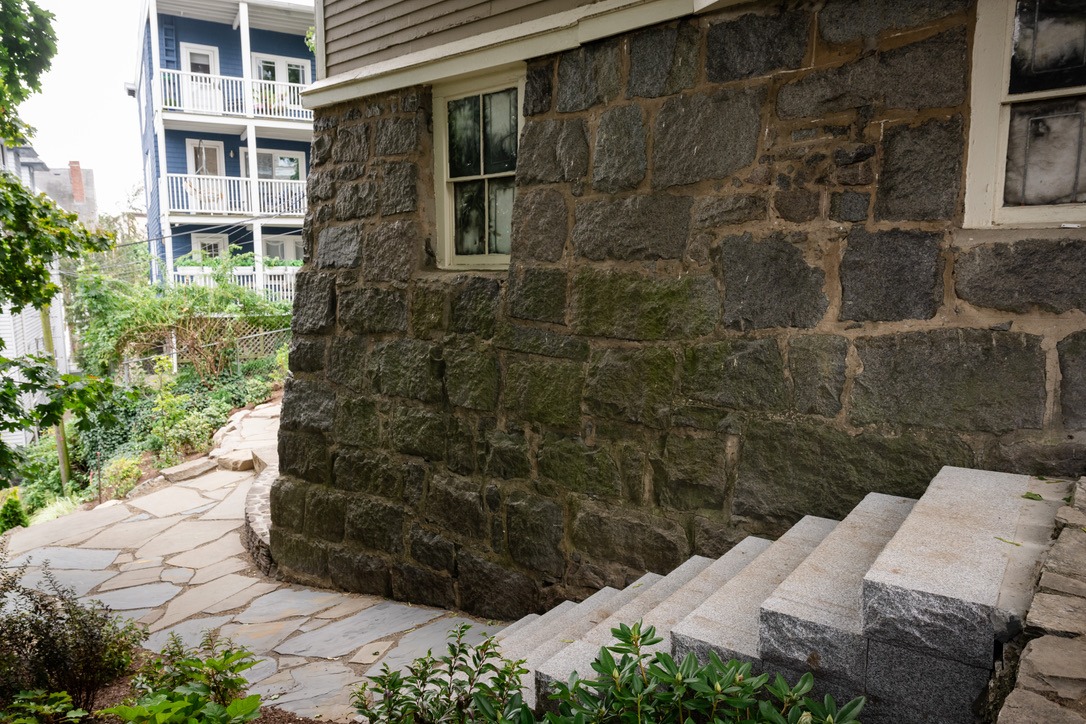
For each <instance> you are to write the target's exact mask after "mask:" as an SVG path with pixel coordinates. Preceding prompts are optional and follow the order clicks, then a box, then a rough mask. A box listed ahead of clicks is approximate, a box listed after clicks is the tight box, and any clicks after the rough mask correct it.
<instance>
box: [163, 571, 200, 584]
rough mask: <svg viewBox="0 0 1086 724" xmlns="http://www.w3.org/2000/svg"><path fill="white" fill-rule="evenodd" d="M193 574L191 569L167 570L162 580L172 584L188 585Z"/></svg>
mask: <svg viewBox="0 0 1086 724" xmlns="http://www.w3.org/2000/svg"><path fill="white" fill-rule="evenodd" d="M193 573H194V571H193V570H192V569H191V568H167V569H166V570H164V571H163V572H162V580H163V581H169V582H170V583H188V582H189V580H190V579H191V578H192V574H193Z"/></svg>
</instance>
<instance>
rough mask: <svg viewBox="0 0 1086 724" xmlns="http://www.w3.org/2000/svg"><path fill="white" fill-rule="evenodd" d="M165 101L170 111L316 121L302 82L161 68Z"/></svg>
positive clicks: (163, 98)
mask: <svg viewBox="0 0 1086 724" xmlns="http://www.w3.org/2000/svg"><path fill="white" fill-rule="evenodd" d="M160 73H161V77H162V105H163V107H164V108H165V109H166V110H169V111H184V112H186V113H208V114H211V115H228V116H248V115H252V116H257V117H261V118H277V119H286V120H293V121H312V120H313V111H309V110H306V109H305V108H302V90H303V89H304V88H305V86H304V85H301V84H299V83H277V82H274V81H266V80H254V81H250V82H248V83H247V82H246V81H245V79H244V78H236V77H233V76H226V75H209V74H206V73H189V72H187V71H182V70H168V69H163V70H161V71H160Z"/></svg>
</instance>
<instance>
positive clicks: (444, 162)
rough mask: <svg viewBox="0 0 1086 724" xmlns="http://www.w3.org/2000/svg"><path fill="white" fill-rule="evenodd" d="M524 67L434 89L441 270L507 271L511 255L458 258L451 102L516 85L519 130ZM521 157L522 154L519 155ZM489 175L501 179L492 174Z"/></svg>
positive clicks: (435, 196) (522, 123)
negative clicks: (451, 164)
mask: <svg viewBox="0 0 1086 724" xmlns="http://www.w3.org/2000/svg"><path fill="white" fill-rule="evenodd" d="M524 79H525V67H524V65H523V64H520V63H518V64H514V65H512V66H507V67H505V68H499V69H497V70H496V71H495V72H493V73H489V74H487V75H484V76H478V75H477V76H474V77H472V78H470V79H466V80H465V79H459V80H457V81H454V82H451V83H447V84H445V85H441V86H435V87H434V102H433V108H434V117H433V118H434V201H435V218H436V220H437V249H436V253H437V265H438V267H439V268H442V269H484V270H485V269H508V268H509V261H510V255H508V254H483V255H471V256H457V254H456V246H455V240H454V238H453V235H454V230H455V228H456V224H455V221H454V219H453V212H454V208H453V201H452V193H453V184H452V181H451V180H450V179H449V113H448V103H449V101H452V100H456V99H457V98H463V97H465V96H472V95H481V94H483V93H489V92H491V91H497V90H502V89H505V88H510V87H512V86H516V88H517V93H518V98H517V125H518V134H517V135H518V137H519V135H520V133H519V131H520V129H522V128H523V127H524V115H523V112H522V109H523V101H524ZM518 155H519V153H518ZM490 176H495V177H497V176H500V174H491V175H490ZM490 176H488V177H490Z"/></svg>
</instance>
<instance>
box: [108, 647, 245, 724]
mask: <svg viewBox="0 0 1086 724" xmlns="http://www.w3.org/2000/svg"><path fill="white" fill-rule="evenodd" d="M256 663H257V662H256V660H255V659H254V658H253V655H252V654H251V653H250V652H249V651H247V650H246V649H244V648H240V647H237V646H235V645H234V643H233V642H232V641H230V639H222V638H219V637H217V636H216V635H215V634H214V632H212V631H208V632H205V634H204V637H203V639H202V641H201V642H200V646H199V648H195V649H189V648H186V647H185V645H184V643H183V642H182V641H181V639H180V638H178V637H177V636H176V635H171V636H170V638H169V640H168V642H167V644H166V648H165V649H163V651H162V654H161V655H159V656H156V657H155V658H153V659H152V660H150V661H149V662H148V663H147V664H145V665H144V666H143V668H142V669H141V670H140V672H139V673H138V674H137V675H136V676H135V677H134V678H133V679H132V689H133V691H134V692H135V694H136V696H137V699H136V701H135V702H134V703H132V704H124V705H121V706H115V707H111V708H109V709H103V710H102V711H101V712H100V713H103V714H111V715H113V716H115V717H117V718H119V719H120V720H121V721H125V722H133V723H134V724H151V723H153V724H188V723H189V722H201V723H203V724H241V723H242V722H247V721H251V720H253V719H255V718H256V717H258V716H259V715H260V696H259V695H258V694H253V695H252V696H244V694H245V690H246V687H247V686H248V682H247V681H246V680H245V677H244V676H242V673H243V672H245V671H247V670H249V669H251V668H252V667H253V666H255V665H256Z"/></svg>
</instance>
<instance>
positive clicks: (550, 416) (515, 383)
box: [504, 359, 584, 428]
mask: <svg viewBox="0 0 1086 724" xmlns="http://www.w3.org/2000/svg"><path fill="white" fill-rule="evenodd" d="M583 388H584V367H583V366H582V365H580V364H577V363H574V362H566V361H563V360H550V359H548V360H527V359H526V360H515V361H512V362H510V363H509V364H508V365H507V366H506V368H505V399H504V406H505V409H506V410H507V411H508V412H510V413H512V414H513V415H515V416H517V417H520V418H522V419H525V420H531V421H533V422H540V423H543V424H544V425H553V426H554V427H563V428H575V427H577V425H578V423H579V422H580V418H581V391H582V389H583Z"/></svg>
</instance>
